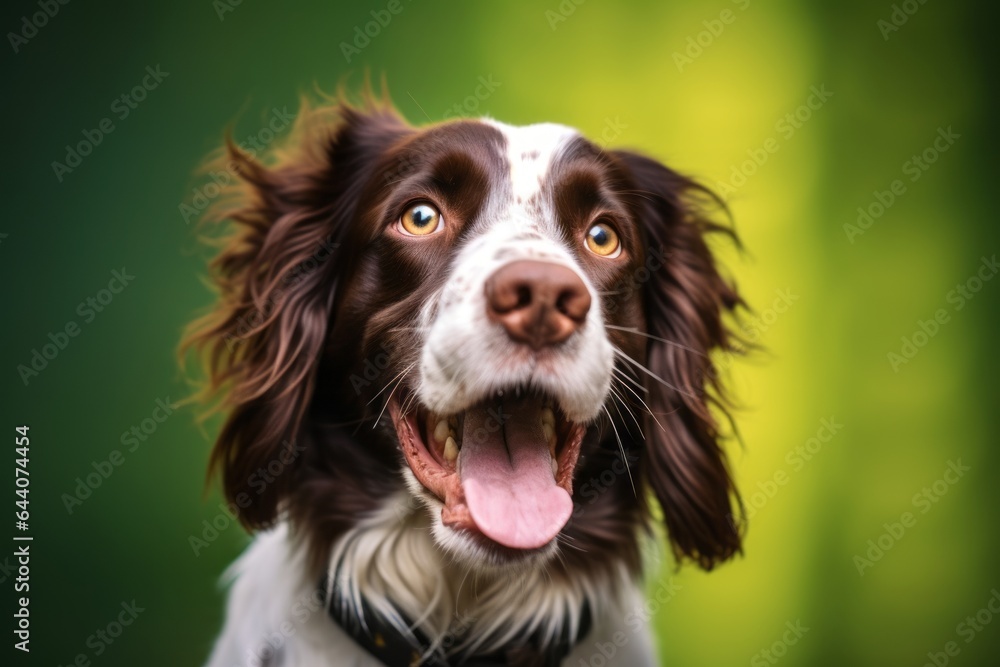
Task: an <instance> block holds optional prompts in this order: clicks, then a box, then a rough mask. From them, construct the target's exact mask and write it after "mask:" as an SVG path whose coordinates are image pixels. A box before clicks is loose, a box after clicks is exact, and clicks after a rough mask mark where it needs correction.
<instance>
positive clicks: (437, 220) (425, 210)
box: [399, 204, 444, 236]
mask: <svg viewBox="0 0 1000 667" xmlns="http://www.w3.org/2000/svg"><path fill="white" fill-rule="evenodd" d="M399 228H400V229H401V230H402V231H403V233H404V234H408V235H410V236H427V235H428V234H433V233H434V232H437V231H440V230H442V229H444V218H443V217H441V212H440V211H438V210H437V209H436V208H434V207H433V206H431V205H430V204H414V205H413V206H411V207H410V208H408V209H406V212H405V213H403V216H402V217H401V218H400V219H399Z"/></svg>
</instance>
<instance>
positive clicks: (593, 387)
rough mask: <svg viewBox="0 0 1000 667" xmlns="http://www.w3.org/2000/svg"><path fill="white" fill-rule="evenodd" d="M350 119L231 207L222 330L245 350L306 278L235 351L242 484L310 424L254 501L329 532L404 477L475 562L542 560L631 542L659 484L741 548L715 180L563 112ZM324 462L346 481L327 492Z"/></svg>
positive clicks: (698, 550)
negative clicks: (521, 123) (611, 146)
mask: <svg viewBox="0 0 1000 667" xmlns="http://www.w3.org/2000/svg"><path fill="white" fill-rule="evenodd" d="M341 115H342V119H341V120H340V122H339V124H338V125H337V126H336V129H335V131H334V132H333V133H332V134H331V135H329V136H328V137H325V138H324V139H323V140H322V141H320V142H319V143H318V145H317V144H313V145H312V146H311V147H308V148H307V150H306V152H305V153H303V157H300V158H299V159H298V160H297V161H292V162H290V163H288V164H287V165H285V166H284V167H282V168H277V169H272V170H270V171H268V170H265V169H264V168H262V167H259V166H258V165H255V164H253V163H250V162H244V163H243V170H244V173H245V175H246V178H247V180H248V182H249V183H250V184H251V185H252V188H253V190H254V193H253V199H252V200H251V201H252V203H251V204H250V205H249V206H246V207H244V208H243V209H240V210H239V211H235V212H232V211H231V212H229V213H230V214H233V216H234V217H235V218H236V219H241V218H242V219H243V222H245V223H246V225H247V232H246V233H245V234H244V236H243V237H241V238H240V239H239V240H240V243H239V244H236V243H234V244H233V245H232V246H231V247H230V250H229V251H228V254H227V253H225V252H224V254H223V256H222V258H220V260H219V262H220V264H219V266H220V267H221V268H222V269H223V271H222V273H223V274H224V278H225V280H224V281H220V282H221V283H222V285H223V288H224V290H225V289H226V288H228V289H229V290H230V294H229V297H230V299H229V301H230V307H229V310H228V311H226V312H224V317H223V318H221V320H222V321H215V322H213V323H212V326H211V327H206V328H205V329H204V330H203V331H202V333H201V334H200V335H201V337H202V339H203V340H210V341H213V344H214V345H215V347H214V349H215V350H216V353H217V354H218V355H220V356H222V357H223V358H225V356H226V355H225V354H223V353H222V352H221V349H220V347H219V345H218V339H219V338H220V337H221V335H222V334H223V333H225V332H226V331H227V328H229V329H231V327H232V326H233V324H234V323H237V322H239V321H240V318H241V317H246V315H247V311H249V310H251V309H252V308H255V307H260V303H259V302H262V301H264V297H265V296H266V295H267V294H269V293H273V292H274V291H275V290H274V286H275V285H277V284H281V283H282V280H284V285H285V289H284V290H283V291H282V292H280V293H278V294H277V296H276V297H275V298H274V301H276V302H277V303H275V304H272V307H271V309H270V310H269V312H267V313H266V314H265V315H264V316H263V317H261V318H259V319H261V320H263V323H262V324H258V325H256V326H254V327H252V328H251V331H250V333H247V334H244V335H243V336H242V338H241V339H239V340H237V341H236V344H235V345H232V341H231V339H230V340H229V350H230V356H229V358H228V359H224V360H223V362H222V363H220V368H221V369H222V374H224V375H225V377H223V378H221V379H233V380H236V381H237V384H238V389H242V390H243V392H244V393H243V399H244V400H241V401H239V400H238V401H236V405H235V409H234V412H233V415H232V416H231V418H230V420H229V422H228V423H227V427H226V429H225V430H224V432H223V434H222V436H221V437H220V442H219V445H218V448H217V450H216V461H217V463H219V464H221V465H222V466H223V472H224V475H225V478H226V484H227V490H228V492H229V493H230V495H231V496H236V495H237V494H239V493H240V492H245V490H246V486H247V483H246V480H245V479H244V477H245V475H246V473H247V471H252V470H253V469H255V468H257V467H258V466H259V465H260V463H261V459H262V458H263V457H268V456H270V457H275V456H277V455H278V454H279V453H280V452H281V451H282V448H287V446H288V444H287V443H288V442H289V441H290V438H293V437H299V438H301V437H307V438H308V439H309V440H310V443H311V446H310V447H309V449H310V451H309V453H308V455H307V456H305V457H303V460H302V461H294V462H293V463H292V465H291V466H290V469H291V473H290V474H288V475H286V476H284V479H282V480H276V481H275V483H274V484H273V485H271V487H270V488H265V489H264V490H263V492H258V493H257V494H256V497H254V498H253V500H254V501H255V502H254V504H253V505H252V507H251V509H250V511H248V512H247V513H246V514H245V515H244V519H245V520H246V521H247V522H248V523H249V524H251V525H260V524H262V523H266V522H267V521H269V520H271V519H272V518H273V516H274V513H275V511H276V509H277V507H278V504H279V503H280V502H282V501H283V502H285V503H286V504H287V506H289V507H290V509H291V512H292V514H293V516H295V515H298V516H299V517H300V519H301V520H302V521H304V522H306V523H313V524H315V526H316V527H317V528H319V529H320V530H319V532H325V533H329V532H330V531H331V530H336V529H343V528H344V527H346V525H348V524H350V522H351V520H352V519H351V518H350V516H349V514H350V513H351V510H355V513H356V514H357V513H360V512H363V511H366V510H374V509H377V508H378V504H379V500H380V499H382V498H383V497H384V494H385V493H387V492H389V491H391V489H392V488H393V486H394V484H395V485H396V486H401V485H403V484H405V485H406V487H407V488H408V489H409V492H410V493H412V494H413V496H414V498H416V499H418V500H419V502H420V503H421V504H422V505H423V506H424V507H425V508H427V510H428V511H429V512H430V514H431V517H432V520H433V524H432V531H433V533H434V536H435V538H436V540H437V542H438V543H439V544H440V545H441V546H442V547H443V548H444V549H446V550H448V551H449V552H450V553H451V554H452V555H453V556H455V557H458V558H460V559H463V560H466V561H471V562H474V563H486V562H489V563H494V564H495V563H501V564H503V563H511V562H525V561H526V560H527V561H530V562H539V561H542V560H545V559H547V557H549V556H551V555H552V554H554V553H555V552H556V551H557V550H558V549H559V546H560V542H561V540H560V537H564V538H566V539H567V540H570V541H573V542H580V541H583V542H584V544H582V545H581V544H575V546H576V547H577V548H581V549H584V550H585V549H586V548H587V547H588V546H595V545H596V546H604V547H609V546H610V548H611V549H612V550H613V549H614V548H615V547H614V544H615V543H616V542H617V543H618V544H619V545H621V544H622V543H623V542H627V543H628V544H629V545H631V544H632V540H633V539H634V538H632V537H628V536H627V535H625V534H624V533H626V532H628V531H631V532H632V533H634V532H635V528H636V524H638V523H640V522H641V521H642V520H643V517H644V516H645V512H646V505H645V502H644V498H643V488H645V485H649V486H651V487H652V489H653V491H654V492H655V493H656V495H657V497H658V499H659V501H660V503H661V505H662V506H663V511H664V515H665V518H666V520H667V523H668V527H669V528H670V529H671V539H672V540H673V544H674V546H675V549H676V550H677V551H678V553H680V554H683V555H688V556H692V557H694V558H696V559H697V560H698V561H699V562H700V563H701V564H702V565H703V566H706V567H710V566H711V565H712V564H713V563H714V562H716V561H717V560H721V559H724V558H726V557H728V556H729V555H731V554H732V553H733V552H734V551H735V550H737V549H738V545H739V538H738V534H737V531H736V529H735V523H734V522H733V521H732V516H731V514H730V493H731V491H732V488H731V482H730V479H729V476H728V473H727V472H726V468H725V463H724V459H723V456H722V454H721V452H720V450H719V448H718V445H717V444H716V432H715V427H714V421H713V419H712V416H711V414H710V413H709V411H708V408H707V406H708V404H709V402H710V401H711V400H712V399H711V398H710V394H709V392H708V389H709V388H712V387H714V386H716V382H717V376H716V373H715V369H714V366H713V365H712V362H711V361H710V359H709V357H708V354H709V352H710V351H711V350H712V349H713V348H716V347H723V348H725V347H727V346H728V343H729V339H728V332H727V331H726V329H725V327H724V326H723V324H722V322H721V317H722V315H723V313H724V311H726V310H730V309H732V308H734V307H735V306H736V305H737V304H738V303H739V299H738V297H737V296H736V294H735V293H734V292H733V291H732V289H731V288H730V287H729V286H728V285H727V284H726V282H725V281H724V280H723V279H722V278H721V277H720V276H719V274H718V272H717V271H716V268H715V265H714V262H713V260H712V257H711V254H710V253H709V251H708V249H707V247H706V245H705V243H704V240H703V238H702V236H703V234H704V233H705V232H707V231H711V230H712V229H714V227H712V226H711V225H710V223H707V222H704V221H702V220H701V219H700V218H699V217H697V214H696V210H695V209H694V208H693V207H692V205H691V200H690V197H691V195H692V192H693V191H694V190H695V188H696V186H694V185H693V184H692V183H691V182H689V181H687V180H686V179H683V178H682V177H680V176H678V175H676V174H675V173H674V172H671V171H669V170H667V169H666V168H664V167H662V166H660V165H659V164H657V163H655V162H653V161H651V160H648V159H646V158H641V157H639V156H636V155H634V154H631V153H623V152H607V151H604V150H602V149H601V148H599V147H598V146H596V145H595V144H593V143H591V142H589V141H587V140H586V139H585V138H584V137H582V136H581V135H580V134H579V133H578V132H576V131H575V130H572V129H570V128H567V127H563V126H560V125H553V124H540V125H531V126H527V127H511V126H508V125H504V124H500V123H496V122H493V121H455V122H451V123H446V124H442V125H437V126H433V127H430V128H427V129H422V130H417V129H414V128H411V127H409V126H407V125H405V124H404V123H403V122H402V121H400V120H399V119H398V117H396V116H395V115H394V114H393V113H392V112H390V111H388V110H386V109H384V108H383V109H378V108H376V109H372V110H370V111H367V112H360V111H357V110H353V109H346V110H344V111H343V112H342V114H341ZM237 157H238V156H237ZM324 239H325V246H326V247H330V246H331V245H332V246H333V247H334V250H333V251H332V253H331V256H330V257H329V258H326V259H325V260H324V261H322V262H319V263H318V264H319V265H318V267H317V268H316V269H315V270H313V271H311V272H304V271H303V268H302V267H303V262H304V261H305V260H306V259H308V257H309V254H310V253H311V252H315V250H316V249H317V248H319V247H321V246H323V245H324V244H323V243H322V241H323V240H324ZM311 246H313V247H311ZM293 272H294V273H295V274H296V276H297V278H296V280H295V281H294V282H292V283H291V285H290V286H288V285H289V282H290V281H289V280H288V279H287V276H288V275H290V274H291V273H293ZM229 333H231V331H230V332H229ZM359 423H360V424H361V427H360V428H358V424H359ZM344 424H347V425H348V427H347V429H346V430H345V429H344V428H343V425H344ZM331 425H332V426H331ZM338 425H340V426H338ZM373 427H374V428H373ZM282 442H284V443H285V444H281V443H282ZM400 455H401V456H400ZM609 473H610V474H609ZM324 478H325V479H327V480H329V479H331V478H335V479H337V480H338V483H339V490H338V491H336V492H335V491H334V490H333V489H332V488H327V490H326V492H325V493H323V494H319V493H318V492H316V491H315V489H316V488H317V486H320V485H323V484H324V482H323V481H322V480H323V479H324ZM359 480H360V481H359ZM595 480H597V481H595ZM365 481H367V482H368V485H367V486H368V488H365V486H366V485H365ZM348 494H352V495H353V496H355V497H351V498H348V497H347V496H348ZM357 495H364V496H366V500H367V502H366V501H364V500H361V499H359V498H358V497H356V496H357ZM316 504H329V505H333V504H339V505H341V506H345V507H348V508H350V509H340V510H337V509H333V508H327V510H326V517H327V518H326V519H325V520H324V519H319V518H317V517H320V516H322V515H323V514H324V512H323V511H322V510H318V509H317V508H316V507H315V506H314V505H316ZM307 505H308V507H307ZM330 515H336V516H337V517H338V518H337V520H336V521H333V520H331V519H330V518H329V517H330ZM360 518H361V516H355V517H353V520H355V521H356V520H359V519H360ZM331 524H336V525H335V526H331ZM618 532H621V533H622V534H621V535H619V534H617V533H618ZM605 543H611V544H610V545H608V544H605Z"/></svg>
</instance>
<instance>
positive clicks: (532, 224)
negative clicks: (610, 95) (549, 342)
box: [416, 121, 614, 422]
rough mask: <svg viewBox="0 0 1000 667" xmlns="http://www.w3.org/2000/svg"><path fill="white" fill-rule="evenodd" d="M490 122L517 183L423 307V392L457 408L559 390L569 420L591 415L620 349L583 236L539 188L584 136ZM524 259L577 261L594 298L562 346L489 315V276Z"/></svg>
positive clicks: (431, 401)
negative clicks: (499, 393)
mask: <svg viewBox="0 0 1000 667" xmlns="http://www.w3.org/2000/svg"><path fill="white" fill-rule="evenodd" d="M490 123H491V124H492V125H494V126H495V127H497V128H498V129H499V130H500V131H501V132H503V133H504V135H505V137H506V138H507V145H508V151H507V152H508V155H507V159H508V161H509V163H510V168H511V172H510V175H509V183H508V184H507V187H504V188H497V189H496V191H495V192H492V193H490V200H489V201H488V203H487V205H486V206H485V207H484V210H485V213H484V214H483V216H482V217H481V219H480V220H479V221H478V222H477V223H476V225H477V226H476V229H475V231H476V233H475V234H474V235H472V237H471V238H470V240H469V241H468V243H466V245H465V246H464V247H462V248H461V250H460V252H459V253H458V255H457V256H456V257H455V259H454V260H453V261H452V266H451V273H450V275H449V278H448V280H447V281H446V283H445V285H444V286H443V287H442V289H441V290H440V291H439V292H438V293H437V294H435V295H434V296H433V297H432V298H430V299H428V302H427V304H425V306H424V309H423V312H422V315H421V325H422V326H421V327H420V330H421V331H423V341H422V353H421V357H420V364H419V371H418V378H417V382H416V393H417V396H418V398H419V399H420V401H421V402H422V403H423V404H424V405H425V406H426V407H427V408H428V409H430V410H432V411H433V412H436V413H439V414H454V413H457V412H460V411H462V410H464V409H466V408H468V407H469V406H470V405H473V404H474V403H476V402H477V401H480V400H482V399H483V398H486V397H488V396H489V395H490V394H492V393H493V392H494V391H496V390H497V389H503V388H508V387H511V386H514V385H523V386H532V387H535V388H537V389H540V390H542V391H545V392H547V393H549V394H551V395H553V396H554V397H555V398H556V399H557V400H558V401H559V404H560V407H561V408H562V409H563V412H564V413H565V414H566V416H567V417H568V418H569V419H571V420H573V421H579V422H588V421H590V420H592V419H594V418H595V417H596V416H597V414H598V412H599V411H600V409H601V406H603V405H604V402H605V400H606V398H607V395H608V391H609V387H610V385H611V373H612V370H611V369H612V367H613V365H614V353H613V350H612V347H611V343H610V342H609V341H608V338H607V335H606V334H605V331H604V326H603V324H604V322H603V315H602V313H601V306H600V299H599V298H598V295H597V293H596V290H595V289H594V286H593V285H592V284H591V282H590V280H589V279H588V278H587V275H586V273H585V272H584V271H582V270H581V269H580V267H579V265H578V264H577V261H576V259H575V257H574V254H573V252H572V251H571V250H570V247H569V246H568V243H574V242H577V241H576V240H572V239H570V240H568V239H566V238H564V237H563V235H562V232H561V231H560V228H559V226H558V224H557V222H556V220H555V212H554V210H553V203H552V202H551V201H547V200H546V198H545V197H544V196H542V192H541V189H540V183H541V182H542V180H544V178H545V177H546V175H547V174H548V172H549V169H550V168H551V166H552V163H553V161H554V160H555V159H557V158H558V156H559V154H560V152H561V151H562V150H563V149H564V148H565V146H566V145H567V144H568V142H569V141H570V140H572V139H573V138H574V137H576V136H577V133H576V132H575V131H574V130H571V129H569V128H566V127H563V126H561V125H552V124H542V125H530V126H528V127H521V128H515V127H511V126H508V125H503V124H501V123H496V122H494V121H490ZM578 242H579V243H583V239H579V240H578ZM524 259H534V260H542V261H546V262H553V263H556V264H561V265H563V266H566V267H568V268H570V269H571V270H573V271H574V272H575V273H576V274H577V275H578V276H579V277H580V279H581V280H582V281H583V283H584V285H586V287H587V290H589V292H590V296H591V304H592V305H591V308H590V311H589V312H588V313H587V319H586V321H585V322H584V324H583V325H582V326H581V327H580V328H579V329H578V330H577V331H576V332H575V333H574V334H573V335H572V336H571V337H570V338H569V339H568V340H566V342H565V343H564V344H563V345H561V346H560V347H559V349H558V350H547V351H545V354H543V355H536V354H534V353H532V352H531V351H530V350H526V349H525V348H524V346H519V345H517V344H515V343H514V342H512V341H511V340H510V338H509V337H508V336H507V334H506V332H505V331H504V330H503V328H502V327H501V326H500V325H498V324H496V323H493V322H490V321H489V319H488V316H487V309H486V297H485V293H484V287H485V284H486V281H487V280H488V279H489V278H490V276H492V275H493V273H494V272H496V270H497V269H499V268H500V267H502V266H504V265H506V264H508V263H510V262H514V261H517V260H524Z"/></svg>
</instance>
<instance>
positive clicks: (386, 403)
mask: <svg viewBox="0 0 1000 667" xmlns="http://www.w3.org/2000/svg"><path fill="white" fill-rule="evenodd" d="M410 367H411V368H412V364H411V365H410ZM404 379H406V372H405V371H404V372H403V373H402V374H401V376H400V378H399V381H398V382H396V386H395V387H393V388H392V391H390V392H389V396H388V397H387V398H386V399H385V405H383V406H382V411H381V412H379V413H378V417H376V418H375V423H374V424H372V428H373V429H374V428H375V427H376V426H378V424H379V422H380V421H382V415H384V414H385V409H386V408H388V407H389V402H390V401H392V395H393V394H395V393H396V390H397V389H399V385H401V384H403V380H404ZM382 391H385V390H384V389H383V390H382ZM379 393H380V394H381V393H382V392H379ZM403 414H406V410H403Z"/></svg>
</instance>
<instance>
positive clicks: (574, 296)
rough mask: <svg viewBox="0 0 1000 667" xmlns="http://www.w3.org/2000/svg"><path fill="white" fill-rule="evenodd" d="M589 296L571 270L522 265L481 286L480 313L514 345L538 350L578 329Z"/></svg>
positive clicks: (546, 264) (542, 264)
mask: <svg viewBox="0 0 1000 667" xmlns="http://www.w3.org/2000/svg"><path fill="white" fill-rule="evenodd" d="M589 310H590V292H589V291H588V290H587V286H586V285H584V284H583V281H582V280H580V276H578V275H577V274H576V272H575V271H573V270H572V269H570V268H568V267H565V266H562V265H560V264H553V263H551V262H538V261H534V260H522V261H518V262H511V263H510V264H507V265H505V266H503V267H501V268H499V269H497V271H496V272H495V273H494V274H493V275H492V276H490V277H489V279H488V280H487V281H486V313H487V315H488V316H489V318H490V320H492V321H494V322H499V323H500V324H502V325H503V327H504V328H505V329H506V330H507V333H508V335H510V337H511V338H513V339H514V340H516V341H518V342H521V343H527V344H528V345H530V346H531V347H532V348H534V349H536V350H538V349H541V348H543V347H545V346H546V345H554V344H556V343H560V342H562V341H564V340H566V339H567V338H569V336H570V334H572V333H573V332H574V331H576V329H577V327H579V326H580V325H581V324H583V321H584V319H585V318H586V317H587V311H589Z"/></svg>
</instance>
